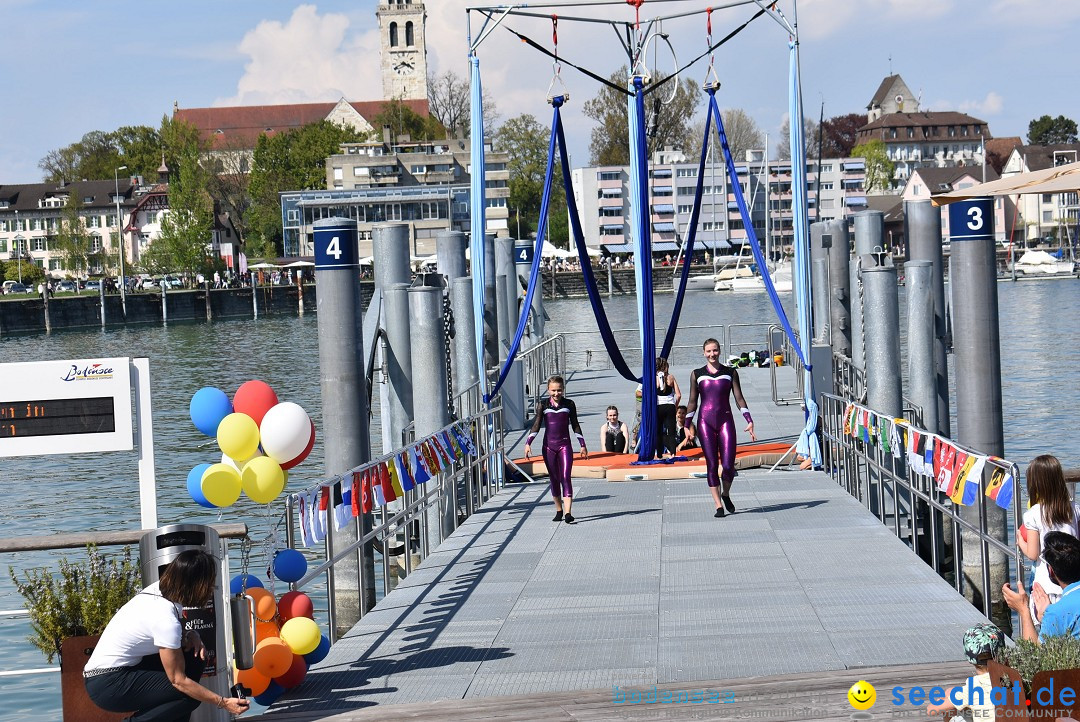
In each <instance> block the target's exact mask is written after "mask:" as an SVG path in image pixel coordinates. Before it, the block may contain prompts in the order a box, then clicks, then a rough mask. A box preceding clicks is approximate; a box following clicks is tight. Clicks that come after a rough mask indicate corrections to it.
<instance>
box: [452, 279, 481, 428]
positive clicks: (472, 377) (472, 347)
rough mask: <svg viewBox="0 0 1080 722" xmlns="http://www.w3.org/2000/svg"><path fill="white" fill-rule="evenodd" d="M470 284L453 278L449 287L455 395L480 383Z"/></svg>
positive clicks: (465, 280) (470, 281) (470, 282)
mask: <svg viewBox="0 0 1080 722" xmlns="http://www.w3.org/2000/svg"><path fill="white" fill-rule="evenodd" d="M472 284H473V282H472V279H471V278H469V277H467V276H466V277H464V278H455V279H454V280H453V281H452V282H451V285H450V306H451V308H453V310H454V338H453V342H452V345H453V351H454V388H455V389H457V393H461V392H462V391H464V390H465V389H467V388H469V387H470V386H472V385H474V384H476V383H477V382H479V381H480V372H479V370H478V369H477V368H476V327H475V326H474V325H473V303H472ZM474 410H475V409H470V411H474Z"/></svg>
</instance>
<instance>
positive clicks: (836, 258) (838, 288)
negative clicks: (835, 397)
mask: <svg viewBox="0 0 1080 722" xmlns="http://www.w3.org/2000/svg"><path fill="white" fill-rule="evenodd" d="M824 235H827V236H829V331H830V336H831V338H832V350H833V352H834V353H841V354H843V355H845V356H849V357H850V356H851V290H850V284H851V275H850V273H851V271H850V260H851V241H850V240H849V238H848V229H847V221H846V220H843V219H837V220H832V221H826V222H825V230H824V233H823V240H822V244H824V242H825V241H824Z"/></svg>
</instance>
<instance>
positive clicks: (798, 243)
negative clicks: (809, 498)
mask: <svg viewBox="0 0 1080 722" xmlns="http://www.w3.org/2000/svg"><path fill="white" fill-rule="evenodd" d="M788 51H789V55H790V63H789V71H790V80H791V86H790V93H789V95H788V107H789V109H790V118H791V121H790V122H789V123H788V126H789V127H790V129H791V131H790V133H791V189H792V193H793V194H794V197H793V202H792V210H793V216H794V218H793V228H794V232H795V237H794V245H795V261H794V263H793V268H792V280H793V281H794V284H795V304H796V307H797V313H798V316H799V319H798V322H799V339H800V343H799V346H798V348H799V351H800V358H801V359H802V361H803V364H804V365H805V366H806V372H805V373H804V374H803V401H804V403H805V405H806V425H805V426H804V427H803V430H802V431H801V432H800V433H799V440H798V441H797V442H796V443H795V453H797V454H800V455H802V456H805V457H808V458H809V459H810V460H811V461H812V462H813V464H814V466H820V465H821V442H820V440H819V439H818V437H817V420H818V405H817V395H816V394H815V393H814V375H813V374H811V373H810V364H808V363H806V359H807V357H809V355H810V344H811V338H810V336H811V329H812V325H811V324H812V321H811V300H810V299H811V288H810V234H809V233H808V228H809V214H808V208H809V203H807V198H806V143H805V142H804V140H803V133H804V130H803V112H802V91H801V90H800V82H801V79H800V77H799V75H800V73H799V44H798V42H797V41H794V40H793V41H791V42H789V43H788Z"/></svg>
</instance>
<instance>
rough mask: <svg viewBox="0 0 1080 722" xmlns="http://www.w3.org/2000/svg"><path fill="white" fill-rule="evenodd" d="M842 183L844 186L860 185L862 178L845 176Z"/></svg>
mask: <svg viewBox="0 0 1080 722" xmlns="http://www.w3.org/2000/svg"><path fill="white" fill-rule="evenodd" d="M843 183H844V185H846V186H857V185H862V183H863V179H862V178H845V179H844V180H843Z"/></svg>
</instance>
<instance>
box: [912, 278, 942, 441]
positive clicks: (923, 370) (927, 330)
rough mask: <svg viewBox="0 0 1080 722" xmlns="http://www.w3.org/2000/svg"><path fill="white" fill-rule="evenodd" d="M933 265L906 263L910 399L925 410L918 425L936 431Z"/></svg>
mask: <svg viewBox="0 0 1080 722" xmlns="http://www.w3.org/2000/svg"><path fill="white" fill-rule="evenodd" d="M933 279H934V264H932V263H931V262H930V261H908V262H907V263H905V264H904V286H905V288H906V289H907V313H908V325H907V329H908V332H907V334H908V335H907V348H908V396H909V397H910V398H911V400H912V402H914V403H915V404H916V405H917V406H919V407H920V408H922V418H921V419H919V426H921V427H922V428H924V429H929V430H936V429H937V427H938V420H937V388H936V379H935V377H934V280H933Z"/></svg>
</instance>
